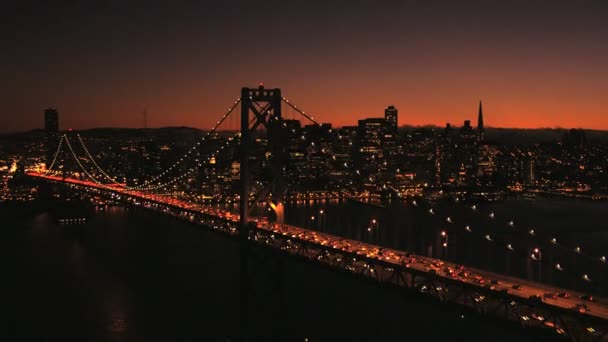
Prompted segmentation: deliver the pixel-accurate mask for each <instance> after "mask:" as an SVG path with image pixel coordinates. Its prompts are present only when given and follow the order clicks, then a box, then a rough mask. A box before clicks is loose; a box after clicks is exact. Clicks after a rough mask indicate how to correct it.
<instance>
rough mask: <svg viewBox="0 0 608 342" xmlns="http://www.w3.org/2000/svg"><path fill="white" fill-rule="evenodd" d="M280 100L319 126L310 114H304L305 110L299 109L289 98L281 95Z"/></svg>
mask: <svg viewBox="0 0 608 342" xmlns="http://www.w3.org/2000/svg"><path fill="white" fill-rule="evenodd" d="M281 100H282V101H283V102H284V103H286V104H287V105H288V106H289V107H291V108H293V109H294V110H295V111H296V112H298V113H300V114H301V115H302V116H304V117H305V118H307V119H308V120H310V121H311V122H312V123H314V124H315V125H318V126H321V124H320V123H319V122H318V121H316V120H315V119H314V118H313V117H312V116H310V115H308V114H306V112H305V111H303V110H301V109H300V108H298V106H296V105H294V104H292V103H291V102H289V100H288V99H287V98H285V97H282V98H281Z"/></svg>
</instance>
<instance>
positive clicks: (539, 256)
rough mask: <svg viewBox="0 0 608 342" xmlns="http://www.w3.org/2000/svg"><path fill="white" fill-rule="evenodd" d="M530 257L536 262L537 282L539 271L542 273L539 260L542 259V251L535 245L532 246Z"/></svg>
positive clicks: (539, 276)
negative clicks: (534, 246)
mask: <svg viewBox="0 0 608 342" xmlns="http://www.w3.org/2000/svg"><path fill="white" fill-rule="evenodd" d="M530 258H532V260H535V261H537V262H538V282H541V279H542V277H541V273H542V268H541V267H542V263H541V261H542V260H543V253H542V251H541V250H540V249H539V248H538V247H536V248H534V251H533V253H532V254H531V255H530Z"/></svg>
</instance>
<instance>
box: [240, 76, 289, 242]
mask: <svg viewBox="0 0 608 342" xmlns="http://www.w3.org/2000/svg"><path fill="white" fill-rule="evenodd" d="M282 99H283V98H282V96H281V89H279V88H274V89H265V88H264V85H263V84H261V83H260V86H259V87H258V88H242V89H241V151H240V154H241V159H240V164H241V165H240V168H241V169H240V181H241V194H240V195H241V199H240V213H239V214H240V223H241V227H242V228H243V231H244V232H242V233H243V234H246V233H247V229H246V226H247V221H248V217H249V214H250V213H251V210H252V208H253V206H255V204H256V203H257V202H259V201H266V202H267V203H268V205H269V206H270V207H271V208H272V209H273V210H274V213H275V214H276V221H277V223H279V224H282V223H284V219H285V217H284V206H283V203H282V199H283V195H284V191H285V181H284V177H283V174H284V167H285V163H286V158H287V150H286V140H287V136H286V133H287V132H286V130H285V129H284V127H283V118H282V116H281V102H282ZM260 126H263V127H264V128H266V132H267V138H268V145H269V147H270V151H269V154H267V155H266V156H267V159H268V161H269V165H270V170H271V175H270V178H271V181H270V182H269V183H268V185H267V186H266V187H265V188H264V189H263V190H262V191H260V192H258V193H257V194H256V198H255V200H254V201H253V203H251V205H250V201H249V198H250V195H251V187H250V183H249V179H250V177H251V168H250V161H251V160H250V157H251V156H252V154H251V152H252V151H253V138H254V132H255V131H256V129H257V128H258V127H260Z"/></svg>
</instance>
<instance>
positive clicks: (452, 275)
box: [28, 172, 608, 321]
mask: <svg viewBox="0 0 608 342" xmlns="http://www.w3.org/2000/svg"><path fill="white" fill-rule="evenodd" d="M28 176H30V177H34V178H38V179H45V180H49V181H53V182H62V183H67V184H73V185H79V186H84V187H88V188H94V189H98V190H102V191H110V192H112V193H114V194H116V195H125V196H129V197H132V198H138V199H140V200H145V201H151V202H155V203H158V204H162V205H166V206H170V207H173V208H177V209H181V210H184V211H188V212H192V213H201V214H206V215H209V216H211V217H217V218H220V219H223V220H226V221H227V222H231V223H232V228H231V230H232V233H233V234H236V227H237V226H238V221H239V216H238V215H234V214H231V213H229V212H227V211H224V210H221V209H218V208H213V207H210V206H205V205H199V204H194V203H189V202H184V201H181V200H178V199H175V198H171V197H167V196H163V195H155V194H150V193H144V192H140V191H133V190H126V189H124V188H123V187H121V186H109V185H108V186H106V185H100V184H97V183H93V182H90V181H82V180H77V179H72V178H65V179H64V178H63V177H58V176H49V175H44V174H40V173H34V172H30V173H28ZM191 220H192V218H191ZM252 220H253V222H255V224H256V226H257V228H258V229H259V230H260V231H265V232H266V233H267V234H266V236H267V237H268V236H271V237H272V238H274V235H275V234H276V235H280V236H283V237H285V238H288V240H287V242H288V243H290V244H291V243H292V242H293V243H294V244H295V243H297V241H301V242H306V243H312V244H314V245H318V246H319V247H322V249H323V250H325V251H327V250H331V251H338V252H341V254H340V255H349V256H356V257H358V258H359V259H360V260H359V261H363V263H362V264H360V265H362V267H364V268H367V269H368V274H371V273H374V272H386V270H387V269H388V270H392V269H393V268H403V267H405V268H406V269H409V270H411V271H413V273H414V274H427V275H428V276H430V277H431V278H436V279H439V280H442V281H444V283H454V282H458V283H461V284H462V285H466V286H467V287H469V288H472V289H476V290H479V291H480V293H488V291H493V292H496V293H497V294H501V295H503V296H506V297H507V298H512V299H514V300H521V301H524V302H526V301H527V302H529V301H530V296H533V295H540V296H541V298H542V300H540V301H538V303H537V304H539V305H540V306H542V307H548V308H551V309H558V311H560V312H567V313H574V314H576V315H581V316H588V318H592V320H593V321H597V320H598V319H599V320H600V321H605V320H608V300H606V299H603V298H602V299H595V300H594V301H586V300H582V299H580V296H582V295H583V294H582V293H577V292H574V291H567V290H565V289H561V288H556V287H553V286H549V285H545V284H541V283H537V282H532V281H527V280H524V279H519V278H515V277H509V276H506V275H502V274H498V273H494V272H489V271H484V270H480V269H476V268H472V267H468V266H464V265H458V264H455V263H452V262H447V261H442V260H438V259H434V258H430V257H424V256H420V255H415V254H411V253H407V252H403V251H398V250H393V249H388V248H383V247H380V246H375V245H371V244H367V243H363V242H360V241H357V240H352V239H346V238H341V237H337V236H333V235H329V234H325V233H320V232H316V231H311V230H307V229H303V228H299V227H296V226H291V225H286V224H282V225H278V224H268V223H266V222H264V221H262V220H257V219H255V218H253V219H252ZM268 234H270V235H268ZM256 239H257V236H256ZM292 240H293V241H292ZM285 248H290V247H288V246H283V247H282V249H285ZM312 256H313V255H312V254H311V255H309V257H310V258H312ZM314 256H316V257H317V258H318V259H319V260H320V257H319V256H318V254H314ZM354 260H355V258H353V261H354ZM366 260H367V261H372V262H380V263H381V264H382V265H383V266H384V267H385V268H382V269H380V270H379V271H376V270H375V268H373V267H370V265H369V264H368V263H365V261H366ZM338 261H340V259H338ZM386 266H389V267H386ZM349 267H350V268H353V266H349ZM349 267H347V269H349ZM353 271H354V269H353ZM377 276H378V277H379V276H380V275H377ZM516 285H518V286H519V287H518V286H516ZM563 292H567V293H568V295H569V296H568V298H561V297H558V296H555V297H554V298H551V297H553V296H551V297H548V296H544V294H547V293H552V294H558V293H563ZM577 304H584V305H586V306H587V308H588V309H587V310H578V309H576V306H577Z"/></svg>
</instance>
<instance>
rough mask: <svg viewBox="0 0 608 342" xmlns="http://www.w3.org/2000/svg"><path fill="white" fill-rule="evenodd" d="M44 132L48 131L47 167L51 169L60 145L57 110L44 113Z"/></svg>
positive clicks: (51, 109) (53, 109)
mask: <svg viewBox="0 0 608 342" xmlns="http://www.w3.org/2000/svg"><path fill="white" fill-rule="evenodd" d="M44 130H45V131H46V158H45V164H46V167H47V168H48V167H50V166H51V163H52V162H53V156H54V155H55V151H56V150H57V146H58V144H59V141H58V140H59V112H57V109H55V108H48V109H46V110H45V111H44Z"/></svg>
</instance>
